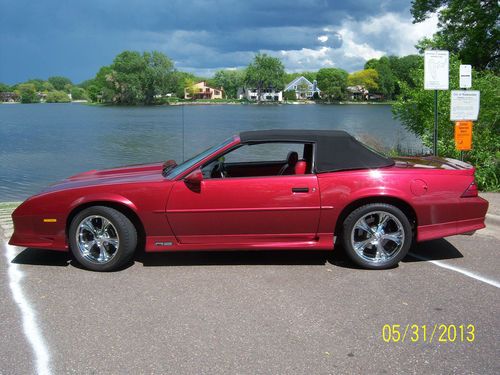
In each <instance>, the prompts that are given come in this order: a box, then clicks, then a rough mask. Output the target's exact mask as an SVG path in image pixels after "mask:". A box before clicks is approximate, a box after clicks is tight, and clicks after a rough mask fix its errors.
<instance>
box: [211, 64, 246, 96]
mask: <svg viewBox="0 0 500 375" xmlns="http://www.w3.org/2000/svg"><path fill="white" fill-rule="evenodd" d="M211 81H212V82H209V84H212V85H213V86H215V87H223V88H224V92H225V94H226V97H227V98H228V99H235V98H236V95H237V93H238V88H239V87H241V86H243V85H244V83H245V71H244V70H218V71H217V72H215V75H214V78H213V79H212V80H211Z"/></svg>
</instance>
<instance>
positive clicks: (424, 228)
mask: <svg viewBox="0 0 500 375" xmlns="http://www.w3.org/2000/svg"><path fill="white" fill-rule="evenodd" d="M457 210H458V211H457V212H459V215H460V220H456V221H449V222H446V223H439V224H432V225H419V226H418V227H417V241H428V240H434V239H437V238H443V237H448V236H454V235H457V234H471V233H470V232H475V231H476V230H479V229H483V228H485V227H486V225H485V223H484V221H485V219H486V212H487V211H488V201H487V200H485V199H483V198H481V197H474V198H461V199H460V202H459V207H458V209H457ZM464 216H469V217H468V218H464Z"/></svg>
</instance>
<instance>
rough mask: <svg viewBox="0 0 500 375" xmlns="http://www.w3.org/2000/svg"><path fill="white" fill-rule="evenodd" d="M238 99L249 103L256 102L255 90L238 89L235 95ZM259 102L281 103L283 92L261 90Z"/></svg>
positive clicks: (256, 94)
mask: <svg viewBox="0 0 500 375" xmlns="http://www.w3.org/2000/svg"><path fill="white" fill-rule="evenodd" d="M237 97H238V99H247V100H250V101H257V100H258V99H259V98H258V93H257V89H255V88H250V89H247V88H246V87H240V88H239V89H238V93H237ZM260 101H261V102H281V101H283V91H276V90H274V89H271V88H270V89H262V90H261V91H260Z"/></svg>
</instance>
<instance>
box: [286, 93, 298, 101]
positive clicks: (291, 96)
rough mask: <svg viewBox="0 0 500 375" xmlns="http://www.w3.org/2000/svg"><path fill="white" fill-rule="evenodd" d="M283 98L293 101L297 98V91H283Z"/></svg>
mask: <svg viewBox="0 0 500 375" xmlns="http://www.w3.org/2000/svg"><path fill="white" fill-rule="evenodd" d="M283 100H287V101H295V100H297V93H296V92H295V90H288V91H284V92H283Z"/></svg>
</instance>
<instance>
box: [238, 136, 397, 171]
mask: <svg viewBox="0 0 500 375" xmlns="http://www.w3.org/2000/svg"><path fill="white" fill-rule="evenodd" d="M240 140H241V142H242V143H263V142H304V143H314V144H315V145H316V147H315V172H317V173H324V172H333V171H340V170H349V169H372V168H382V167H389V166H391V165H394V160H392V159H390V158H387V157H385V156H383V155H380V154H378V153H376V152H375V151H372V150H371V149H369V148H368V147H366V146H365V145H364V144H362V143H361V142H359V141H358V140H356V139H355V138H354V137H353V136H352V135H350V134H349V133H347V132H345V131H343V130H285V129H274V130H257V131H246V132H241V133H240Z"/></svg>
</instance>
